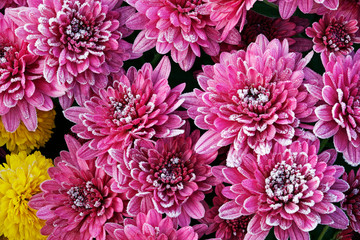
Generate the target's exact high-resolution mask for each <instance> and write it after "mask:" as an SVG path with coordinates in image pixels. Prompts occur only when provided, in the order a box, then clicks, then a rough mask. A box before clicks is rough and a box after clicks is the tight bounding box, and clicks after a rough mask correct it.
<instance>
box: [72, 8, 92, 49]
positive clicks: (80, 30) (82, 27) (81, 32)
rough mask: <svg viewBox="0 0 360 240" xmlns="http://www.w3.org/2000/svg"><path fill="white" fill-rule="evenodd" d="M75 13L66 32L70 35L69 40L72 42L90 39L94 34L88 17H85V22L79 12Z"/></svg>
mask: <svg viewBox="0 0 360 240" xmlns="http://www.w3.org/2000/svg"><path fill="white" fill-rule="evenodd" d="M73 10H74V9H73ZM74 14H75V16H74V18H73V19H72V20H71V23H70V25H68V26H67V27H66V34H67V35H68V36H69V38H68V40H69V41H70V42H71V43H72V44H74V43H76V42H77V41H79V40H89V38H90V37H91V35H92V30H91V29H92V28H91V27H90V26H89V25H88V23H87V21H86V19H84V21H85V22H84V21H83V18H84V17H83V16H81V15H80V14H79V13H77V12H76V13H74Z"/></svg>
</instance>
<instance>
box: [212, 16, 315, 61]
mask: <svg viewBox="0 0 360 240" xmlns="http://www.w3.org/2000/svg"><path fill="white" fill-rule="evenodd" d="M308 26H309V21H308V20H307V19H303V18H299V17H296V16H293V17H291V18H289V19H281V18H270V17H266V16H263V15H261V14H258V13H256V12H254V11H252V10H250V11H248V12H247V15H246V23H245V25H244V28H243V29H242V31H241V33H240V34H236V33H235V32H234V31H231V32H230V34H229V35H228V36H227V38H226V39H225V40H224V42H221V43H220V52H224V51H226V52H230V51H232V50H240V49H246V48H247V47H248V46H249V44H250V43H252V42H255V40H256V37H257V36H258V35H260V34H263V35H265V37H266V38H267V39H268V40H272V39H275V38H277V39H279V40H280V41H283V40H284V39H285V38H286V39H287V41H288V43H289V49H290V51H294V52H304V51H308V50H310V49H311V48H312V46H313V44H312V41H311V40H310V39H305V38H302V37H296V35H298V34H300V33H302V32H303V31H304V30H305V28H306V27H308ZM218 58H219V56H216V57H213V60H214V61H216V62H218Z"/></svg>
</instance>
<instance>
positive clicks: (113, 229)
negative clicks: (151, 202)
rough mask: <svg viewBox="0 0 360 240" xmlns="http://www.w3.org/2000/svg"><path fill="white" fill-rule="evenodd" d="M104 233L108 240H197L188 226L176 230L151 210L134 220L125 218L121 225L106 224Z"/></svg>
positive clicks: (194, 233)
mask: <svg viewBox="0 0 360 240" xmlns="http://www.w3.org/2000/svg"><path fill="white" fill-rule="evenodd" d="M105 228H106V231H107V232H108V233H109V240H136V239H159V240H160V239H163V240H165V239H166V240H197V239H198V234H197V233H196V232H195V231H194V229H193V228H192V227H190V226H186V227H182V228H180V229H178V230H177V226H176V225H174V222H173V221H172V220H171V218H169V217H165V218H162V216H161V214H160V213H158V212H157V211H156V210H154V209H151V210H149V212H148V213H147V214H145V213H139V214H138V215H137V216H136V217H135V218H134V219H131V218H126V219H125V220H124V224H123V225H119V224H115V223H107V224H106V225H105Z"/></svg>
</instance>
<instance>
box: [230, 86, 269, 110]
mask: <svg viewBox="0 0 360 240" xmlns="http://www.w3.org/2000/svg"><path fill="white" fill-rule="evenodd" d="M237 94H238V97H239V99H241V100H242V102H243V103H245V104H246V105H252V106H254V107H257V106H259V105H262V106H263V105H264V104H266V103H267V102H268V101H269V96H270V92H269V90H267V89H266V88H264V87H262V86H258V87H257V88H254V87H245V88H244V89H239V90H238V91H237Z"/></svg>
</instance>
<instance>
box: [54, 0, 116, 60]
mask: <svg viewBox="0 0 360 240" xmlns="http://www.w3.org/2000/svg"><path fill="white" fill-rule="evenodd" d="M91 2H92V1H91ZM91 2H90V1H84V3H81V2H80V1H73V0H66V1H64V4H63V6H62V10H61V11H62V12H64V13H65V14H66V16H67V19H66V20H64V19H61V22H62V30H60V31H61V32H62V33H63V35H62V36H61V42H62V43H63V44H65V45H66V46H67V48H68V50H69V51H74V52H75V53H82V52H83V51H84V49H85V48H86V49H92V50H97V51H101V50H104V49H105V46H104V45H102V44H97V43H104V42H107V41H108V40H109V38H110V35H111V33H110V32H108V31H106V30H104V31H103V33H105V34H102V33H101V31H100V30H99V26H98V25H99V24H100V25H101V24H102V22H103V21H97V17H98V16H92V15H90V16H86V15H83V13H82V12H83V11H85V10H84V9H86V8H88V9H89V11H91V12H90V13H91V14H92V10H91V9H90V8H91V6H92V5H91ZM80 9H82V11H80ZM99 18H101V19H100V20H102V19H103V18H104V16H101V15H100V16H99ZM84 54H87V55H88V54H89V53H88V51H85V52H84ZM93 54H97V55H101V52H100V53H95V52H93ZM87 55H84V56H80V57H79V60H81V59H85V58H86V57H87Z"/></svg>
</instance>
